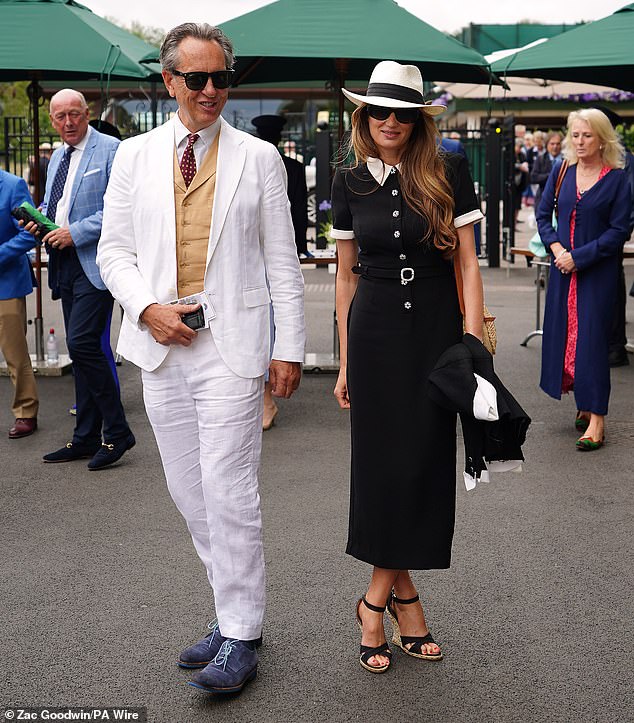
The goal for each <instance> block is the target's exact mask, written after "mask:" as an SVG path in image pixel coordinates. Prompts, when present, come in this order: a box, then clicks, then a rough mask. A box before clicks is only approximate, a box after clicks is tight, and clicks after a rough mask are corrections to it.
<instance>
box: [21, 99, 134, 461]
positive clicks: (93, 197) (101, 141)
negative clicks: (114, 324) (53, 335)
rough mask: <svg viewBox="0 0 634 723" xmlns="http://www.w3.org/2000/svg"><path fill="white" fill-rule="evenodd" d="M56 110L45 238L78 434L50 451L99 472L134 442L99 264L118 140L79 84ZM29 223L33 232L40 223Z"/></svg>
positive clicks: (55, 105) (51, 458) (109, 300)
mask: <svg viewBox="0 0 634 723" xmlns="http://www.w3.org/2000/svg"><path fill="white" fill-rule="evenodd" d="M49 112H50V117H51V122H52V124H53V127H54V128H55V130H56V131H57V132H58V133H59V135H60V137H61V139H62V141H63V145H62V146H61V147H60V148H59V149H58V150H56V151H55V152H54V153H53V156H52V157H51V163H50V165H49V174H48V180H47V184H46V194H45V197H44V203H43V205H42V211H43V213H45V214H46V215H47V216H48V218H49V219H51V221H53V222H54V223H55V224H57V226H59V228H57V229H55V230H54V231H51V232H49V233H48V234H47V235H46V236H45V237H44V239H43V241H44V243H45V244H46V247H47V250H48V256H49V260H48V282H49V286H50V287H51V291H52V296H53V298H54V299H59V298H61V300H62V309H63V312H64V325H65V327H66V345H67V347H68V353H69V355H70V357H71V359H72V360H73V378H74V382H75V403H76V407H77V408H76V416H75V429H74V431H73V438H72V440H71V441H70V442H68V443H67V444H66V445H65V446H63V447H61V448H60V449H58V450H57V451H55V452H51V453H49V454H46V455H44V462H49V463H59V462H72V461H74V460H79V459H86V458H89V459H90V461H89V462H88V469H89V470H92V471H94V470H98V469H102V468H103V467H107V466H109V465H111V464H114V463H115V462H117V461H118V460H119V459H121V457H122V456H123V455H124V454H125V453H126V452H127V451H128V450H129V449H132V447H133V446H134V445H135V438H134V435H133V434H132V431H131V430H130V427H129V425H128V422H127V420H126V418H125V412H124V410H123V405H122V404H121V398H120V396H119V389H118V387H117V383H116V381H115V379H114V376H113V374H112V372H111V369H110V366H109V364H108V360H107V358H106V356H105V354H104V352H103V349H102V346H101V338H102V336H103V334H104V329H105V328H106V326H107V324H108V320H109V318H110V315H111V314H112V305H113V299H112V295H111V294H110V292H109V291H108V289H107V288H106V286H105V284H104V282H103V279H102V278H101V276H100V275H99V270H98V269H97V265H96V263H95V256H96V253H97V242H98V240H99V237H100V235H101V231H102V218H103V196H104V193H105V190H106V186H107V184H108V178H109V176H110V169H111V167H112V161H113V158H114V156H115V153H116V152H117V148H118V146H119V141H118V140H116V139H115V138H111V137H110V136H106V135H104V134H102V133H99V132H98V131H96V130H95V129H94V128H91V127H90V126H89V124H88V119H89V109H88V105H87V103H86V99H85V98H84V96H83V95H82V94H81V93H79V92H78V91H76V90H71V89H69V88H65V89H64V90H60V91H59V92H57V93H55V95H54V96H53V97H52V98H51V101H50V109H49ZM26 229H27V230H31V231H34V230H35V224H32V223H31V224H27V226H26Z"/></svg>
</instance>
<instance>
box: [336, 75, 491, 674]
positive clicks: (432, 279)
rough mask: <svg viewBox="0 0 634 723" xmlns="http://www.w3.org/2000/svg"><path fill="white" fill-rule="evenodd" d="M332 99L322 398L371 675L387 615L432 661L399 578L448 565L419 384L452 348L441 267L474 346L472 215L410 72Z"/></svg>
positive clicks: (447, 529)
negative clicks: (347, 443)
mask: <svg viewBox="0 0 634 723" xmlns="http://www.w3.org/2000/svg"><path fill="white" fill-rule="evenodd" d="M343 93H344V94H345V96H346V97H347V98H348V99H350V100H351V101H352V102H353V103H355V105H357V106H358V107H357V108H356V110H355V111H354V113H353V114H352V136H351V146H352V149H353V150H354V156H355V158H356V163H354V164H353V166H352V167H350V168H340V169H338V170H337V172H336V173H335V177H334V180H333V188H332V210H333V230H332V236H333V237H334V238H336V239H337V254H338V260H339V263H338V270H337V285H336V290H337V319H338V328H339V336H340V345H341V368H340V371H339V377H338V379H337V383H336V386H335V390H334V394H335V397H336V399H337V401H338V403H339V406H340V407H341V408H342V409H350V424H351V434H352V469H351V495H350V518H349V528H348V545H347V548H346V552H347V553H348V554H350V555H352V556H353V557H355V558H357V559H358V560H361V561H363V562H366V563H369V564H370V565H371V566H372V575H371V579H370V583H369V587H368V589H367V592H366V594H365V595H363V596H362V597H361V599H360V600H359V601H358V603H357V607H356V618H357V622H358V624H359V626H360V627H361V631H362V632H361V636H362V637H361V649H360V658H359V662H360V664H361V666H362V667H363V668H364V669H366V670H368V671H370V672H372V673H383V672H385V671H386V670H387V669H388V668H389V666H390V664H391V657H392V653H391V651H390V648H389V646H388V643H387V642H386V639H385V631H384V628H383V613H384V611H385V609H386V604H387V610H388V614H389V616H390V619H391V621H392V625H393V628H394V637H393V640H394V642H395V643H396V644H397V645H398V646H399V647H400V648H401V649H402V650H403V652H404V653H406V654H407V655H411V656H413V657H415V658H417V659H422V660H440V659H441V658H442V652H441V650H440V647H439V646H438V645H437V644H436V642H435V641H434V639H433V637H432V636H431V633H430V632H429V628H428V626H427V622H426V620H425V615H424V612H423V608H422V606H421V604H420V600H419V596H418V592H417V590H416V587H415V585H414V581H413V580H412V577H411V575H410V572H409V571H410V570H427V569H441V568H447V567H449V565H450V561H451V543H452V536H453V529H454V511H455V495H456V489H455V487H456V417H455V414H453V413H451V412H448V411H446V410H444V409H442V408H441V407H439V406H438V405H436V404H435V403H434V402H433V401H432V400H431V398H430V397H429V396H428V394H427V392H426V384H427V378H428V375H429V374H430V373H431V371H432V370H433V368H434V366H435V364H436V362H437V361H438V359H439V357H440V355H441V354H442V353H443V352H444V351H445V350H447V349H448V348H449V347H450V346H452V345H453V344H456V343H458V342H460V340H461V338H462V324H463V322H462V316H461V313H460V305H459V301H458V292H457V287H456V279H455V277H454V274H453V268H452V263H451V259H452V258H453V259H454V263H455V264H459V265H460V268H461V271H462V277H463V292H464V302H465V328H466V331H467V332H469V333H471V334H473V335H474V336H475V337H477V339H480V340H481V339H482V306H483V301H482V280H481V278H480V270H479V266H478V260H477V258H476V254H475V244H474V236H473V224H474V223H475V222H476V221H478V220H480V219H481V218H482V213H481V212H480V209H479V207H478V202H477V199H476V196H475V192H474V187H473V181H472V180H471V177H470V176H469V171H468V165H467V161H466V159H465V158H464V157H463V156H461V155H458V154H453V153H447V152H445V151H442V150H441V149H440V139H439V137H438V130H437V128H436V124H435V122H434V119H433V118H434V116H436V115H439V114H440V113H442V112H443V111H444V110H445V107H444V106H438V105H430V104H428V103H426V102H425V100H424V96H423V80H422V77H421V74H420V70H419V69H418V68H417V67H416V66H413V65H400V64H399V63H395V62H392V61H384V62H381V63H379V64H378V65H377V66H376V67H375V68H374V70H373V72H372V76H371V78H370V83H369V85H368V89H367V93H366V94H365V95H359V94H357V93H351V92H349V91H347V90H343ZM346 155H348V154H346ZM353 297H354V301H353ZM474 341H475V340H474Z"/></svg>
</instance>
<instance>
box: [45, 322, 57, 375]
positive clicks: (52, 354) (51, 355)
mask: <svg viewBox="0 0 634 723" xmlns="http://www.w3.org/2000/svg"><path fill="white" fill-rule="evenodd" d="M58 363H59V350H58V348H57V339H56V338H55V329H52V328H51V329H50V330H49V332H48V340H47V341H46V364H47V366H51V367H53V366H56V365H57V364H58Z"/></svg>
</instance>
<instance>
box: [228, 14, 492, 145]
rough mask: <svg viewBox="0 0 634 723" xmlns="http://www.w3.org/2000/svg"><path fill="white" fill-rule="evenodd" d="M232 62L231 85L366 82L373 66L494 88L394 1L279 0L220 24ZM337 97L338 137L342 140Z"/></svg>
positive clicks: (481, 68)
mask: <svg viewBox="0 0 634 723" xmlns="http://www.w3.org/2000/svg"><path fill="white" fill-rule="evenodd" d="M220 27H221V28H222V30H223V31H224V32H225V33H226V34H227V35H228V36H229V37H230V38H231V40H232V41H233V43H234V46H235V51H236V56H237V58H238V60H237V63H236V66H235V70H236V76H235V83H234V85H240V84H241V83H262V82H269V81H310V80H322V81H326V82H331V83H332V85H333V88H334V89H335V90H338V89H339V88H342V87H343V85H344V83H345V81H346V79H347V78H367V79H369V77H370V74H371V72H372V69H373V68H374V66H375V65H376V64H377V63H378V62H379V61H380V60H397V61H400V62H404V63H410V64H414V65H417V66H418V67H419V68H420V69H421V72H422V74H423V77H424V78H426V79H427V80H432V79H433V80H455V81H465V82H469V81H470V82H472V83H485V82H486V83H489V82H491V81H493V82H497V81H496V80H495V79H494V78H492V76H491V74H490V72H489V64H488V62H487V61H486V60H485V58H484V57H483V56H482V55H480V53H478V52H477V51H475V50H472V49H471V48H468V47H467V46H466V45H463V44H462V43H460V42H459V41H457V40H455V39H454V38H451V37H449V36H447V35H445V34H444V33H441V32H440V31H439V30H436V29H435V28H433V27H432V26H431V25H428V24H427V23H425V22H423V21H422V20H419V19H418V18H417V17H416V16H415V15H412V14H411V13H408V12H407V10H404V9H403V8H401V7H399V6H398V5H397V4H396V3H395V2H394V1H393V0H345V2H341V0H278V1H277V2H274V3H272V4H270V5H266V6H265V7H262V8H259V9H258V10H254V11H253V12H250V13H247V14H246V15H242V16H240V17H238V18H235V19H234V20H229V21H228V22H226V23H222V24H221V26H220ZM343 105H344V101H343V95H342V94H341V93H339V138H341V137H342V134H343Z"/></svg>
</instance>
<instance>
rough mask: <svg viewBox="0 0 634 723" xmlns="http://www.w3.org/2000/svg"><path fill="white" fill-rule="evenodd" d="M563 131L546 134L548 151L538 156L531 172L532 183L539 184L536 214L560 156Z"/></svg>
mask: <svg viewBox="0 0 634 723" xmlns="http://www.w3.org/2000/svg"><path fill="white" fill-rule="evenodd" d="M561 140H562V139H561V133H559V132H558V131H552V132H551V133H549V134H548V135H547V136H546V151H545V152H544V153H542V154H541V156H538V157H537V158H536V159H535V161H534V163H533V168H532V170H531V172H530V181H531V183H533V184H535V185H536V186H537V190H536V192H535V214H536V215H537V208H538V207H539V202H540V201H541V200H542V193H543V192H544V187H545V186H546V181H547V180H548V176H550V172H551V171H552V168H553V164H554V163H555V161H556V160H557V159H558V158H559V155H560V153H561Z"/></svg>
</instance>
